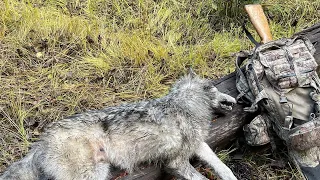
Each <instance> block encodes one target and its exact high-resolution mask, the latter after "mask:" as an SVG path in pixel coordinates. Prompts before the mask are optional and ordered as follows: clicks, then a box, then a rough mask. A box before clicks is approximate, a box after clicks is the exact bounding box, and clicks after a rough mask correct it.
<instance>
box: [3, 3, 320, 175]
mask: <svg viewBox="0 0 320 180" xmlns="http://www.w3.org/2000/svg"><path fill="white" fill-rule="evenodd" d="M251 2H252V1H251ZM251 2H250V1H240V0H214V1H210V0H179V1H177V0H135V1H132V0H2V1H0V171H2V170H4V168H5V167H6V166H7V165H9V164H11V163H12V162H13V161H15V160H17V159H19V158H21V157H22V156H23V155H24V154H25V153H26V152H27V151H28V148H29V146H30V143H31V142H33V141H35V140H36V139H37V137H38V136H39V134H40V133H41V131H42V130H43V128H44V126H45V125H46V124H48V123H50V122H52V121H56V120H59V119H61V118H63V117H65V116H68V115H71V114H74V113H77V112H83V111H85V110H88V109H97V108H101V107H103V106H110V105H116V104H119V103H121V102H123V101H126V102H129V101H136V100H141V99H145V98H155V97H159V96H161V95H163V94H165V93H166V92H167V91H168V88H169V87H170V85H171V84H172V83H173V82H174V81H175V80H176V79H177V78H178V77H179V76H180V75H182V74H184V73H185V72H186V67H188V66H192V67H193V69H194V70H195V71H196V72H197V73H198V74H199V75H201V76H203V77H207V78H218V77H221V76H223V75H225V74H228V73H230V72H233V71H234V69H235V67H234V53H236V52H238V51H240V50H243V49H250V48H252V44H251V43H250V42H249V41H248V40H247V38H246V37H245V36H244V33H243V32H242V30H241V24H242V23H245V22H244V20H247V17H246V15H245V13H244V11H243V5H244V4H246V3H251ZM260 3H261V4H262V5H263V7H264V9H265V12H266V14H267V16H268V19H269V21H270V25H271V29H272V33H273V36H274V38H275V39H277V38H281V37H290V36H291V35H293V34H294V33H295V32H298V31H300V30H301V29H303V28H304V27H307V26H310V25H312V24H314V23H316V22H318V21H319V19H320V0H262V1H261V2H260ZM247 26H248V27H249V30H250V31H251V32H253V29H252V27H251V26H250V24H249V23H247ZM255 37H256V38H257V37H258V36H257V35H256V34H255ZM266 162H267V161H266ZM246 163H247V164H250V166H252V167H254V168H256V169H259V168H260V169H261V168H264V167H265V166H266V163H264V164H263V163H262V164H257V161H256V160H255V159H250V158H249V159H247V160H246ZM283 169H284V170H283V171H281V172H277V173H271V174H268V175H265V174H262V175H261V177H266V178H267V177H268V178H275V179H276V178H280V179H290V178H294V177H295V176H294V175H293V174H294V173H292V172H293V170H292V169H291V168H289V169H288V168H283ZM258 172H259V171H258ZM261 172H262V171H261Z"/></svg>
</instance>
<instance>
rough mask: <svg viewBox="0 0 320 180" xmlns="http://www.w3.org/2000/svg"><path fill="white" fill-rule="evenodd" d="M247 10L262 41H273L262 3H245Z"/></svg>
mask: <svg viewBox="0 0 320 180" xmlns="http://www.w3.org/2000/svg"><path fill="white" fill-rule="evenodd" d="M244 8H245V10H246V12H247V13H248V15H249V18H250V21H251V23H252V24H253V26H254V28H255V29H256V31H257V32H258V34H259V36H260V38H261V41H262V43H267V42H269V41H272V35H271V32H270V28H269V24H268V20H267V17H266V15H265V14H264V12H263V9H262V6H261V5H260V4H250V5H245V7H244Z"/></svg>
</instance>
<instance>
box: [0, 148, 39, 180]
mask: <svg viewBox="0 0 320 180" xmlns="http://www.w3.org/2000/svg"><path fill="white" fill-rule="evenodd" d="M34 156H35V151H31V152H29V153H28V154H27V155H26V156H25V157H24V158H23V159H21V160H20V161H18V162H15V163H13V164H12V165H11V166H9V167H8V168H7V169H6V171H5V172H3V174H2V175H0V180H13V179H15V180H36V179H39V173H38V168H37V167H36V165H35V164H34Z"/></svg>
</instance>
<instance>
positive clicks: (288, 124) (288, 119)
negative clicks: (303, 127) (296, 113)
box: [283, 116, 293, 129]
mask: <svg viewBox="0 0 320 180" xmlns="http://www.w3.org/2000/svg"><path fill="white" fill-rule="evenodd" d="M292 124H293V117H292V116H286V117H285V118H284V125H283V126H284V127H285V128H287V129H290V128H291V126H292Z"/></svg>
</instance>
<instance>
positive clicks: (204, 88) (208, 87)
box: [203, 85, 212, 91]
mask: <svg viewBox="0 0 320 180" xmlns="http://www.w3.org/2000/svg"><path fill="white" fill-rule="evenodd" d="M211 88H212V86H209V85H206V86H203V90H205V91H209V90H210V89H211Z"/></svg>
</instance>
